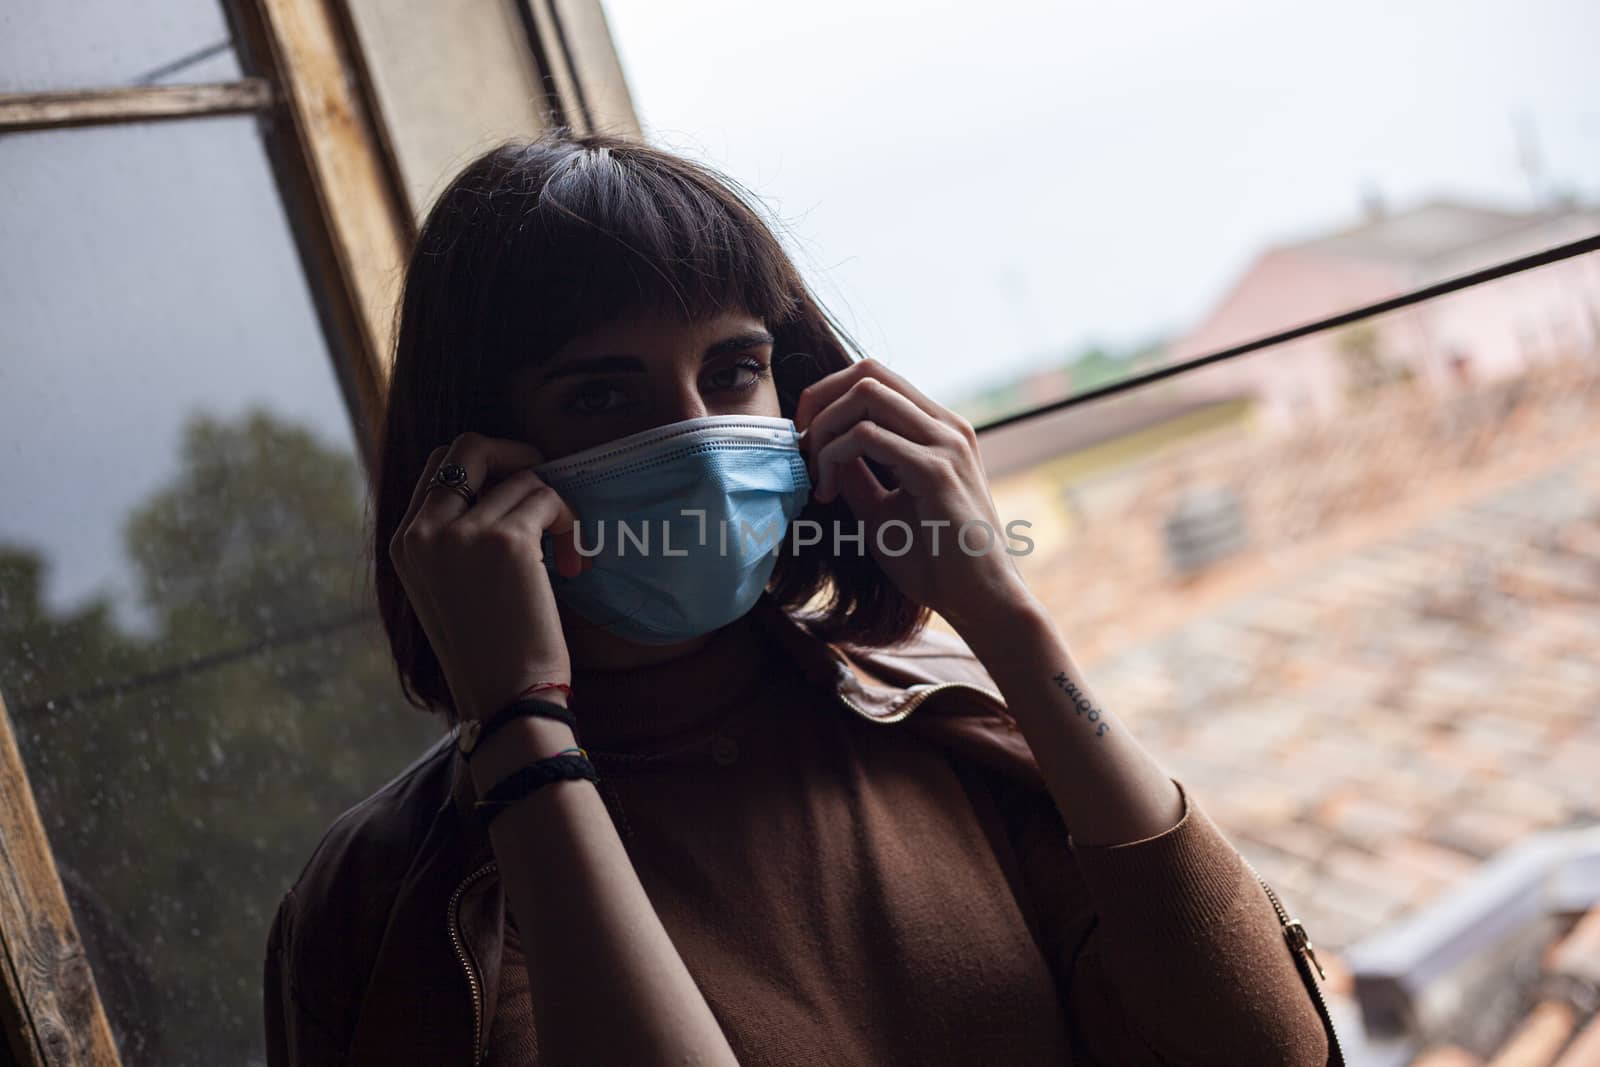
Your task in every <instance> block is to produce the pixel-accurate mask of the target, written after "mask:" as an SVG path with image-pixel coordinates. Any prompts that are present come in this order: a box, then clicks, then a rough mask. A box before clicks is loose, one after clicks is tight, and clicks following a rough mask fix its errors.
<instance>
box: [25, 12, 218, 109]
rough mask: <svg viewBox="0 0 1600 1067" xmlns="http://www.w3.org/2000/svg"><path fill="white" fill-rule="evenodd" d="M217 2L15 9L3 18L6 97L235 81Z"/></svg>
mask: <svg viewBox="0 0 1600 1067" xmlns="http://www.w3.org/2000/svg"><path fill="white" fill-rule="evenodd" d="M229 36H230V35H229V32H228V24H227V21H226V19H225V18H224V17H223V14H222V5H221V4H219V3H218V2H217V0H163V2H162V3H161V4H157V5H151V4H129V3H119V2H118V0H72V2H71V3H43V2H40V0H23V2H21V3H17V2H12V3H8V4H6V5H5V7H4V9H3V10H0V93H25V92H39V91H42V90H47V89H91V88H100V87H106V86H115V85H176V84H184V83H195V82H213V81H232V80H234V79H236V78H238V77H240V70H239V61H238V59H237V57H236V56H235V55H234V52H233V46H232V44H231V43H230V41H229Z"/></svg>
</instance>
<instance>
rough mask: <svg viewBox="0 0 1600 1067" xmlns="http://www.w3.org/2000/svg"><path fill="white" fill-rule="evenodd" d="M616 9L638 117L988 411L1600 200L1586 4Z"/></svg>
mask: <svg viewBox="0 0 1600 1067" xmlns="http://www.w3.org/2000/svg"><path fill="white" fill-rule="evenodd" d="M606 14H607V17H608V19H609V21H610V24H611V26H612V28H613V31H614V32H615V34H616V37H617V43H618V49H619V52H620V54H621V58H622V60H623V62H624V65H625V69H626V70H627V72H628V77H629V80H630V86H631V88H632V90H633V96H634V99H635V100H636V101H637V103H638V106H639V109H640V113H641V118H642V120H643V122H644V124H645V126H646V129H647V131H648V132H650V133H651V135H652V136H653V137H655V138H656V139H657V140H659V141H660V142H663V143H666V144H669V145H673V146H675V147H678V148H681V149H683V150H685V151H688V152H690V153H691V154H694V155H696V156H699V157H702V158H704V159H707V160H708V161H710V162H712V163H714V164H716V165H718V166H720V167H723V168H725V169H727V170H728V171H729V172H731V173H732V174H733V175H734V176H735V177H737V178H739V179H740V180H741V181H742V182H743V183H744V184H746V185H747V186H749V187H750V188H751V189H752V190H754V191H755V192H756V193H758V194H760V195H761V196H763V197H764V198H766V199H767V200H768V202H769V203H770V204H771V205H772V206H773V207H774V209H775V210H776V211H777V213H778V214H779V215H780V216H781V217H782V219H783V220H784V221H785V223H786V225H787V226H788V228H789V230H790V231H791V233H792V237H793V244H794V246H795V247H796V248H797V249H798V250H799V251H800V253H801V254H802V255H803V257H804V259H805V260H806V262H807V267H808V273H809V275H810V277H811V278H812V279H813V281H814V282H815V283H816V284H817V286H818V288H819V290H820V291H821V294H822V296H823V297H824V299H825V300H827V301H829V302H830V303H831V304H833V305H835V306H836V309H837V310H838V312H839V313H840V314H841V317H842V318H843V321H844V322H845V324H846V325H847V326H849V327H851V328H852V329H853V332H855V333H856V335H857V336H858V338H859V339H860V340H861V341H862V342H863V344H864V345H865V347H866V348H867V350H868V351H869V352H871V353H872V354H874V355H876V356H878V357H879V358H882V359H884V360H886V361H887V362H888V363H889V364H890V365H891V366H892V367H894V368H895V369H897V370H899V371H900V372H902V373H905V374H908V375H909V376H910V377H911V378H912V380H913V381H915V382H916V383H917V384H918V386H919V387H920V388H922V389H924V390H925V391H927V392H929V393H930V395H932V396H934V397H935V398H936V399H938V400H940V401H941V402H944V403H948V404H953V405H957V406H959V408H960V409H961V410H962V411H963V412H965V413H967V414H968V415H969V417H971V418H973V419H974V420H975V421H979V422H982V421H986V420H987V419H989V418H992V417H998V416H1000V415H1003V414H1006V413H1008V412H1011V411H1016V410H1019V409H1021V408H1025V407H1028V406H1032V405H1034V404H1037V403H1040V402H1043V401H1048V400H1051V399H1055V398H1058V397H1060V396H1063V395H1067V394H1069V393H1075V392H1081V391H1084V390H1085V389H1088V388H1092V387H1094V386H1096V385H1099V384H1101V383H1103V382H1105V381H1106V380H1108V379H1114V378H1118V377H1123V376H1126V375H1127V374H1128V373H1130V371H1132V370H1135V369H1138V368H1141V367H1143V366H1146V365H1149V364H1155V363H1160V362H1162V361H1165V360H1170V359H1174V358H1178V357H1179V356H1182V355H1189V354H1193V353H1195V352H1196V351H1198V350H1204V349H1209V348H1212V347H1214V346H1222V345H1227V344H1231V343H1233V342H1237V341H1240V340H1245V339H1250V338H1254V337H1257V336H1265V335H1268V334H1271V333H1273V332H1276V331H1278V330H1281V329H1284V328H1287V327H1290V326H1294V325H1298V324H1299V323H1301V322H1303V321H1306V320H1308V319H1314V318H1317V317H1320V316H1323V315H1325V314H1327V313H1330V312H1335V311H1340V310H1344V309H1345V308H1348V307H1352V306H1355V305H1357V304H1361V303H1365V302H1367V301H1370V300H1374V299H1378V298H1381V297H1385V296H1389V295H1392V294H1393V293H1395V292H1397V291H1400V290H1406V289H1410V288H1412V287H1413V286H1416V285H1419V284H1424V283H1426V282H1429V281H1432V280H1434V279H1435V278H1437V277H1439V276H1442V275H1444V274H1449V273H1453V272H1456V271H1458V270H1466V269H1471V268H1473V267H1475V266H1478V265H1481V264H1482V263H1484V262H1486V261H1488V260H1490V259H1491V258H1492V257H1494V256H1499V255H1517V254H1520V253H1523V252H1526V251H1528V250H1530V249H1534V248H1539V247H1543V246H1546V245H1549V244H1554V243H1557V242H1559V241H1561V240H1564V239H1567V238H1566V237H1564V236H1563V235H1564V234H1569V233H1570V232H1571V231H1572V230H1573V229H1575V228H1576V229H1582V228H1584V227H1585V226H1591V227H1592V223H1589V222H1585V221H1583V220H1581V219H1579V220H1575V219H1573V218H1571V217H1570V216H1571V214H1572V208H1571V206H1570V204H1569V201H1568V197H1572V198H1575V199H1576V201H1577V202H1578V203H1579V204H1580V205H1581V204H1589V205H1591V206H1592V205H1594V204H1596V203H1597V202H1600V112H1597V111H1596V108H1595V106H1594V103H1593V102H1594V100H1595V99H1596V90H1597V89H1600V82H1597V79H1596V74H1595V64H1594V61H1593V58H1592V56H1591V53H1592V51H1593V49H1592V47H1591V42H1592V41H1594V40H1597V39H1600V5H1596V4H1595V3H1593V2H1592V0H1528V2H1527V3H1514V4H1460V3H1455V2H1452V0H1418V2H1415V3H1407V4H1393V3H1389V2H1387V0H1352V2H1351V3H1344V4H1317V5H1306V4H1274V3H1270V2H1268V0H1224V2H1220V3H1206V4H1194V3H1187V2H1185V0H1160V2H1157V3H1142V4H1110V5H1105V4H1102V5H1084V4H1064V3H1054V4H1046V3H1038V2H1033V0H997V2H994V3H983V4H932V5H930V4H908V3H904V2H896V0H819V2H817V3H813V4H809V5H807V7H806V14H805V17H804V18H803V19H797V18H795V17H794V13H793V11H792V10H790V9H789V8H786V7H784V6H782V5H749V4H743V3H736V2H734V0H694V2H692V3H679V4H659V3H654V2H652V0H607V3H606ZM691 54H692V55H693V56H694V57H695V59H694V62H692V63H690V62H684V56H685V55H691ZM752 55H759V56H760V57H761V59H760V62H759V64H758V65H756V66H755V67H751V60H750V57H751V56H752ZM747 68H749V74H748V76H746V75H745V74H742V73H739V74H735V73H731V72H735V71H741V72H742V71H745V70H746V69H747ZM708 70H718V71H726V72H730V73H727V74H726V75H724V76H723V77H708V76H706V73H705V72H706V71H708ZM730 79H736V80H737V81H738V89H737V91H730V90H729V85H728V82H729V80H730ZM1369 215H1371V216H1374V219H1375V220H1376V217H1378V216H1381V220H1376V221H1374V220H1369V219H1368V217H1367V216H1369ZM1590 232H1593V230H1592V228H1591V230H1590Z"/></svg>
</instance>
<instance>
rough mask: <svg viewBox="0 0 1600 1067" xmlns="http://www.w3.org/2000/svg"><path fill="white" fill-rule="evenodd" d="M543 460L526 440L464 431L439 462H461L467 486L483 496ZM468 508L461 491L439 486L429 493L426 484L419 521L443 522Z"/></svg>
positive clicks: (417, 515) (458, 515)
mask: <svg viewBox="0 0 1600 1067" xmlns="http://www.w3.org/2000/svg"><path fill="white" fill-rule="evenodd" d="M543 462H544V457H543V456H542V455H540V453H539V450H538V449H537V448H534V447H533V446H532V445H530V444H527V443H525V442H523V441H512V440H509V439H507V438H504V437H485V436H484V435H482V434H478V433H464V434H462V435H461V436H459V437H457V438H456V439H455V440H454V441H452V442H451V443H450V447H449V449H448V450H447V451H446V452H445V455H444V457H443V458H442V459H441V460H440V463H439V465H440V466H443V465H444V464H445V463H459V464H461V465H462V466H463V467H465V468H466V471H467V487H468V488H470V489H472V490H473V491H474V492H475V493H478V494H480V495H481V494H482V493H483V492H484V491H485V490H487V489H488V488H490V487H491V486H493V485H494V484H496V483H497V482H499V481H500V480H501V479H503V478H505V477H506V476H507V475H509V474H512V473H514V472H516V471H519V470H526V469H527V468H529V467H534V466H537V465H538V464H540V463H543ZM435 469H437V468H435ZM431 477H432V471H429V472H427V473H426V475H425V478H424V481H425V482H426V479H427V478H431ZM468 507H469V505H468V504H467V501H466V500H465V499H463V498H462V496H461V494H460V493H454V492H450V491H448V490H437V489H436V490H434V491H432V492H429V491H428V489H427V486H426V484H424V486H423V498H422V503H421V506H420V507H419V508H418V510H417V514H416V516H415V521H416V522H417V523H419V524H426V525H429V526H436V525H441V524H443V523H447V522H450V521H452V520H454V519H458V518H460V517H461V516H462V515H464V514H466V512H467V509H468Z"/></svg>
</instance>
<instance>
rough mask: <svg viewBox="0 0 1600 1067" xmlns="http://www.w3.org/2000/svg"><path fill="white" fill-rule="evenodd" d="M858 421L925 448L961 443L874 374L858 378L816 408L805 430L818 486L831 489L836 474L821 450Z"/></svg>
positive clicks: (955, 448) (956, 448)
mask: <svg viewBox="0 0 1600 1067" xmlns="http://www.w3.org/2000/svg"><path fill="white" fill-rule="evenodd" d="M860 422H872V423H876V424H877V425H879V426H882V427H883V428H884V429H886V430H889V431H890V432H891V433H895V434H898V435H899V436H901V437H903V438H905V439H906V440H907V441H910V442H912V443H914V444H919V445H922V446H924V447H926V448H941V449H948V450H951V451H952V452H955V451H959V450H960V449H961V448H962V447H963V445H964V442H963V441H962V439H961V436H960V434H958V433H956V432H955V431H954V430H953V429H951V428H950V427H948V426H946V425H945V424H944V423H942V422H940V421H938V420H937V419H935V418H933V417H932V416H930V415H929V414H928V413H927V412H925V411H923V410H922V409H921V408H919V407H917V405H916V404H914V403H912V401H911V400H910V398H908V397H906V396H904V395H902V394H900V393H897V392H895V390H894V389H893V388H891V387H890V386H889V385H887V384H885V383H884V382H882V381H880V380H878V379H877V378H861V379H859V380H858V381H857V382H856V384H854V385H852V386H850V388H849V389H847V390H845V392H844V393H843V394H842V395H841V396H840V397H839V398H838V399H837V400H835V401H834V402H833V403H831V404H829V405H828V406H827V407H825V408H823V409H822V410H821V411H820V412H818V413H817V415H816V417H815V418H813V419H812V420H811V425H810V426H809V427H808V428H807V430H806V435H805V448H806V450H807V452H808V454H809V455H811V456H812V457H814V458H815V459H816V460H817V463H816V467H817V470H816V473H817V483H818V488H819V489H824V488H825V489H826V490H828V491H830V492H831V491H832V490H833V488H834V486H835V479H836V476H837V474H838V471H837V469H836V468H834V467H833V466H831V465H824V464H823V463H822V462H821V457H822V454H823V453H824V452H825V451H826V450H827V447H828V445H829V444H830V443H832V442H833V441H834V440H835V439H836V438H838V437H839V436H840V435H841V434H843V433H845V432H846V431H847V430H849V429H850V427H852V426H854V425H856V424H857V423H860Z"/></svg>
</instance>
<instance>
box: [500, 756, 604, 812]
mask: <svg viewBox="0 0 1600 1067" xmlns="http://www.w3.org/2000/svg"><path fill="white" fill-rule="evenodd" d="M570 778H586V779H588V780H589V781H591V782H595V783H598V782H599V781H600V776H599V775H598V774H596V773H595V769H594V764H592V763H590V762H589V757H588V756H587V755H586V754H584V753H583V750H582V749H578V750H576V752H574V750H573V749H562V750H561V751H560V752H558V753H557V754H556V755H554V756H551V757H549V758H548V759H542V760H539V761H537V762H535V763H530V764H528V765H527V766H526V767H522V768H521V769H519V770H516V771H513V772H512V773H511V774H510V775H508V776H507V777H505V778H503V779H501V780H500V781H498V782H496V783H495V784H494V786H493V787H492V788H491V789H490V790H489V791H488V793H486V794H485V795H484V798H483V799H482V800H479V801H477V802H476V803H474V804H473V805H472V810H473V811H474V812H476V813H478V814H479V815H480V816H481V817H482V818H483V825H484V827H485V828H487V827H488V826H489V825H490V824H491V823H493V822H494V820H495V818H496V817H497V816H498V815H499V814H500V813H501V812H503V811H505V810H506V809H507V808H509V807H511V806H512V805H513V804H515V803H517V802H518V801H520V800H523V799H525V798H526V797H528V796H529V795H531V794H532V793H534V792H535V791H536V790H538V789H539V787H541V786H545V785H549V784H550V783H551V782H559V781H563V780H565V779H570Z"/></svg>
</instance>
